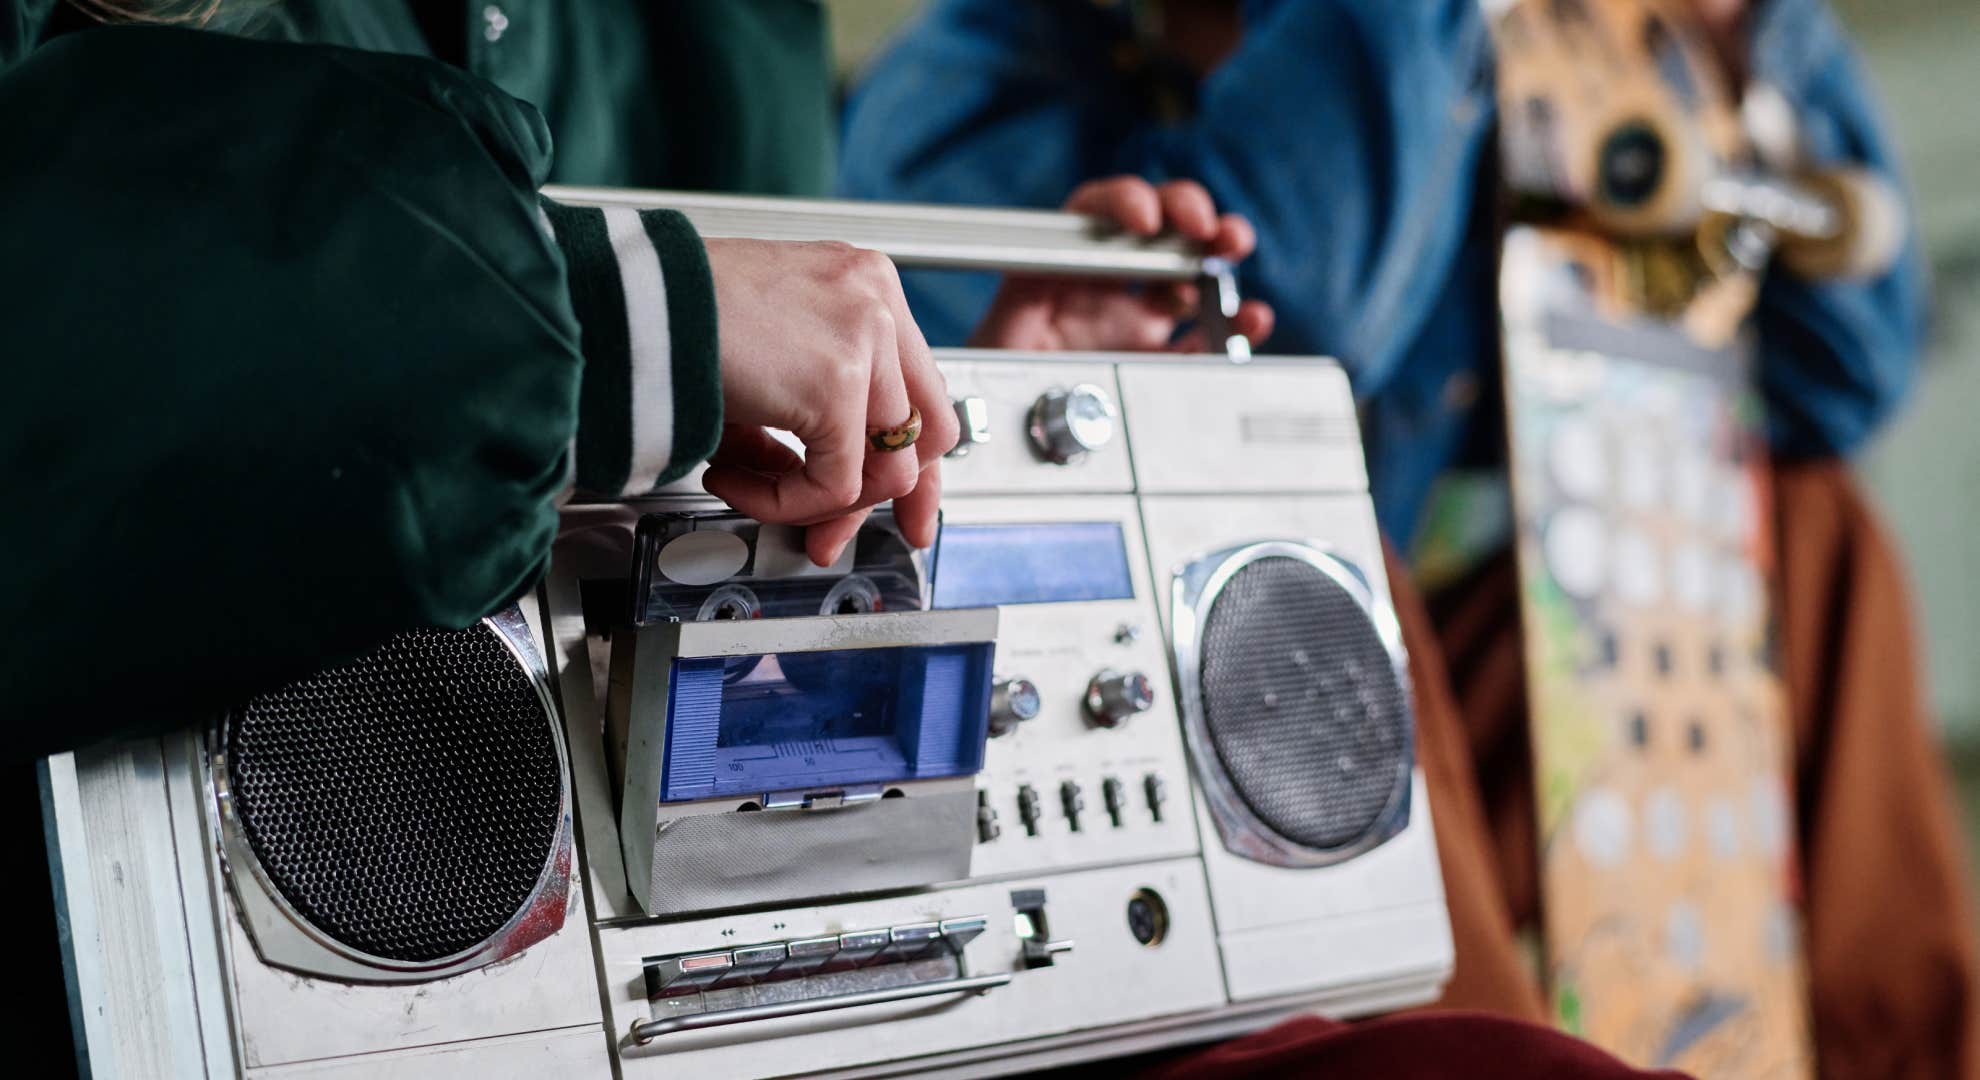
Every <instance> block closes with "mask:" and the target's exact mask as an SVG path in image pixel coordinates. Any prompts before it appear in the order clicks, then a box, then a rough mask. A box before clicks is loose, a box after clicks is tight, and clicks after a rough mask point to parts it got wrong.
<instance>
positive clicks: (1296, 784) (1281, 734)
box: [1202, 557, 1411, 850]
mask: <svg viewBox="0 0 1980 1080" xmlns="http://www.w3.org/2000/svg"><path fill="white" fill-rule="evenodd" d="M1202 694H1203V702H1202V704H1203V715H1204V721H1205V724H1206V726H1207V728H1208V729H1209V733H1210V738H1211V742H1212V744H1213V746H1214V747H1215V749H1216V752H1217V757H1218V759H1219V760H1220V761H1221V763H1222V765H1223V767H1224V771H1225V773H1226V774H1227V775H1228V776H1229V778H1230V782H1231V786H1232V787H1233V788H1234V789H1235V790H1236V792H1237V794H1238V796H1239V797H1240V798H1241V799H1243V800H1244V802H1245V805H1247V806H1249V807H1250V808H1251V812H1252V813H1253V814H1254V815H1256V816H1257V817H1258V819H1259V820H1260V821H1261V822H1263V823H1264V824H1265V825H1266V826H1267V827H1268V828H1270V829H1271V830H1273V831H1274V832H1276V833H1278V834H1279V835H1280V836H1282V837H1284V838H1285V839H1287V840H1290V841H1292V842H1293V843H1296V844H1299V845H1301V846H1304V847H1308V848H1315V849H1320V850H1327V849H1333V848H1338V847H1341V846H1343V845H1346V844H1349V843H1352V842H1354V841H1355V840H1357V839H1360V838H1361V837H1362V836H1363V835H1364V834H1366V833H1367V832H1368V831H1369V830H1370V829H1371V828H1373V827H1374V826H1375V825H1376V824H1377V821H1378V819H1379V818H1380V817H1381V814H1382V811H1383V810H1384V809H1385V808H1386V807H1387V806H1388V805H1389V803H1390V800H1391V799H1392V798H1393V797H1394V796H1395V794H1396V791H1397V788H1398V786H1399V785H1401V784H1403V783H1406V782H1407V777H1408V775H1409V769H1410V766H1411V762H1410V741H1409V724H1410V713H1409V705H1408V698H1407V696H1406V693H1405V691H1404V689H1403V687H1402V684H1401V683H1400V681H1399V680H1398V679H1397V677H1396V671H1395V667H1394V664H1393V662H1392V660H1391V658H1390V654H1389V652H1388V650H1387V649H1385V648H1384V647H1383V643H1382V639H1381V637H1380V636H1379V635H1378V634H1377V633H1376V630H1375V625H1374V623H1373V622H1372V621H1371V620H1370V619H1369V617H1368V614H1367V612H1366V611H1364V610H1363V609H1362V607H1361V605H1360V604H1359V603H1357V602H1356V600H1355V598H1354V596H1353V595H1351V594H1350V593H1349V592H1348V591H1347V590H1346V589H1344V588H1342V587H1341V586H1340V584H1339V583H1337V582H1335V581H1334V580H1333V579H1332V578H1330V577H1328V576H1327V575H1326V574H1325V573H1324V572H1322V571H1320V570H1319V569H1316V568H1315V567H1313V566H1311V565H1309V564H1307V563H1305V562H1302V561H1301V560H1298V559H1290V558H1283V557H1267V558H1262V559H1259V560H1257V561H1256V562H1253V563H1250V564H1248V565H1246V566H1245V567H1243V568H1242V569H1240V570H1238V571H1237V573H1235V574H1233V575H1232V576H1231V579H1230V581H1229V582H1227V583H1226V584H1225V586H1224V588H1223V590H1222V591H1221V592H1220V593H1218V594H1217V597H1216V600H1215V601H1214V603H1213V604H1212V606H1211V608H1210V612H1209V615H1208V617H1207V618H1206V619H1205V621H1204V631H1203V654H1202Z"/></svg>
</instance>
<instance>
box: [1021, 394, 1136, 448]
mask: <svg viewBox="0 0 1980 1080" xmlns="http://www.w3.org/2000/svg"><path fill="white" fill-rule="evenodd" d="M1118 418H1119V414H1118V413H1117V412H1115V411H1114V403H1113V401H1112V400H1111V399H1110V398H1108V397H1107V392H1106V391H1105V390H1102V389H1100V388H1099V387H1097V386H1094V385H1093V384H1092V383H1080V384H1079V385H1078V386H1075V387H1073V388H1072V389H1070V390H1066V389H1063V388H1057V387H1055V388H1053V389H1051V390H1047V391H1046V392H1044V393H1043V394H1040V395H1039V396H1038V400H1037V401H1034V402H1032V404H1031V445H1032V446H1033V447H1035V448H1036V449H1037V451H1038V452H1039V454H1041V455H1043V456H1044V458H1045V460H1047V461H1050V462H1053V463H1055V464H1059V465H1070V464H1072V463H1073V462H1075V461H1078V460H1079V459H1080V458H1083V457H1085V456H1086V455H1087V454H1089V453H1091V452H1093V451H1095V450H1098V449H1100V448H1101V447H1103V446H1105V445H1107V444H1108V443H1109V442H1112V441H1113V438H1114V427H1115V423H1116V421H1117V420H1118Z"/></svg>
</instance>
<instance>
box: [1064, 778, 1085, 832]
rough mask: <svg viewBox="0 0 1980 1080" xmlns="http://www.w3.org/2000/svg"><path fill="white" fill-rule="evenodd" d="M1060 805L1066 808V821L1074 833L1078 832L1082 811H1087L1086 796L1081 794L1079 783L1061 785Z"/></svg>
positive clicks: (1067, 782) (1069, 782)
mask: <svg viewBox="0 0 1980 1080" xmlns="http://www.w3.org/2000/svg"><path fill="white" fill-rule="evenodd" d="M1059 804H1060V805H1061V806H1064V807H1065V808H1066V821H1067V822H1068V823H1070V824H1071V825H1072V831H1074V832H1078V831H1079V815H1080V811H1082V810H1085V809H1086V796H1085V795H1082V794H1081V793H1080V790H1079V785H1078V784H1077V783H1075V782H1073V781H1071V780H1068V781H1066V782H1065V783H1063V784H1060V785H1059Z"/></svg>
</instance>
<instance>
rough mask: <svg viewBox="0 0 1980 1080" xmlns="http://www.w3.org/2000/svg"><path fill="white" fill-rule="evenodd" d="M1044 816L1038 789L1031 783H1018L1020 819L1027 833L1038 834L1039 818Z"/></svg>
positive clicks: (1029, 834) (1028, 834)
mask: <svg viewBox="0 0 1980 1080" xmlns="http://www.w3.org/2000/svg"><path fill="white" fill-rule="evenodd" d="M1043 816H1044V815H1043V814H1042V813H1041V812H1040V810H1039V808H1038V789H1037V788H1035V787H1032V786H1031V785H1030V784H1020V785H1018V820H1019V821H1021V822H1023V823H1024V831H1025V835H1027V836H1037V835H1038V819H1039V818H1040V817H1043Z"/></svg>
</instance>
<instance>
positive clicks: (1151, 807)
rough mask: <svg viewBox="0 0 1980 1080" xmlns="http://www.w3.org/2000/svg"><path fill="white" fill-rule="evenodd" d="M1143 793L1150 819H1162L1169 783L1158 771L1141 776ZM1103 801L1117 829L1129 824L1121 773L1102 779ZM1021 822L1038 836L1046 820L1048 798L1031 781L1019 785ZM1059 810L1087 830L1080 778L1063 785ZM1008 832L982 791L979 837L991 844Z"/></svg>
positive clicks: (978, 801) (1028, 833) (979, 795)
mask: <svg viewBox="0 0 1980 1080" xmlns="http://www.w3.org/2000/svg"><path fill="white" fill-rule="evenodd" d="M1141 792H1142V797H1143V799H1144V800H1145V802H1146V804H1147V807H1148V817H1149V820H1151V821H1154V822H1157V823H1159V822H1161V820H1162V812H1163V807H1164V806H1165V805H1167V803H1168V801H1169V791H1168V784H1167V783H1166V782H1164V781H1163V779H1162V778H1161V777H1159V776H1157V775H1155V774H1154V773H1149V774H1148V775H1146V776H1144V777H1142V778H1141ZM1100 802H1101V805H1102V806H1103V807H1104V808H1105V809H1106V811H1107V820H1108V822H1109V823H1111V824H1112V826H1113V827H1114V828H1116V829H1118V828H1121V827H1122V826H1123V825H1125V824H1126V818H1127V813H1128V794H1127V785H1126V784H1125V783H1124V782H1122V780H1121V778H1120V777H1118V776H1109V777H1107V778H1106V779H1104V780H1102V781H1100ZM1017 809H1018V822H1019V824H1021V825H1023V826H1024V832H1025V835H1026V836H1037V835H1038V832H1039V826H1040V823H1041V822H1043V821H1044V819H1045V803H1044V799H1043V798H1041V797H1040V796H1039V794H1038V789H1037V788H1035V787H1033V786H1031V785H1030V784H1019V785H1018V790H1017ZM1059 810H1060V812H1061V813H1062V814H1064V815H1065V819H1066V825H1067V826H1068V827H1069V828H1070V829H1071V830H1072V831H1073V832H1080V831H1083V829H1084V827H1085V824H1086V821H1085V813H1086V791H1085V789H1084V788H1082V787H1081V786H1080V785H1079V782H1078V781H1076V780H1066V781H1063V782H1061V783H1060V784H1059ZM1003 834H1004V827H1003V824H1002V823H1001V822H1000V821H999V820H998V814H997V808H996V807H994V806H992V805H990V793H989V792H988V791H983V790H979V791H977V793H976V839H977V841H978V842H979V843H984V844H987V843H989V842H990V841H992V840H995V839H997V838H998V837H999V836H1002V835H1003Z"/></svg>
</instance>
